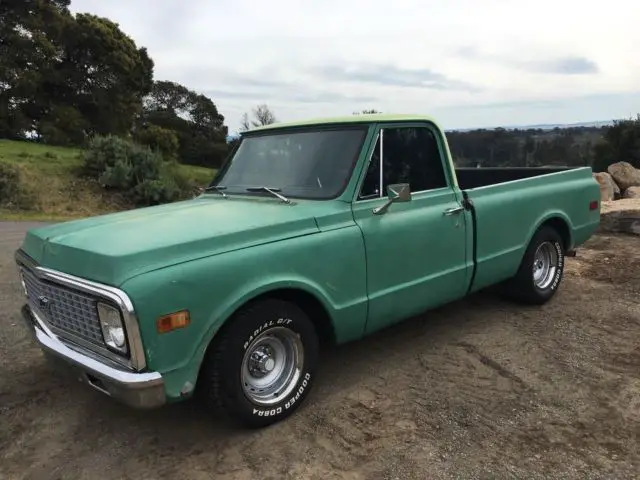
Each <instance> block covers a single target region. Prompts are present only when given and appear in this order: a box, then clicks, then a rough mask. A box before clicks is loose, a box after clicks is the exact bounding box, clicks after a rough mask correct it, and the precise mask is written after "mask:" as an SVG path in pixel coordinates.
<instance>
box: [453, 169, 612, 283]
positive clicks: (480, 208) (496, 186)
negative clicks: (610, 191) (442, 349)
mask: <svg viewBox="0 0 640 480" xmlns="http://www.w3.org/2000/svg"><path fill="white" fill-rule="evenodd" d="M456 174H457V175H458V184H459V187H460V189H461V190H462V192H463V195H464V198H465V201H466V202H467V205H468V208H469V209H470V211H471V216H472V224H473V237H474V238H473V258H474V265H475V268H474V271H473V274H472V281H471V285H470V290H471V291H474V290H478V289H481V288H484V287H486V286H489V285H492V284H495V283H497V282H499V281H502V280H505V279H507V278H510V277H512V276H513V275H515V273H516V269H517V268H518V266H519V264H520V260H521V259H522V255H523V254H524V251H525V249H526V247H527V245H528V243H529V241H530V239H531V238H532V236H533V234H534V233H535V231H536V230H537V229H538V228H539V226H540V225H541V224H542V223H543V222H545V221H547V220H550V219H551V220H552V221H553V222H556V223H554V225H556V227H557V228H558V229H559V232H560V233H561V235H566V245H565V248H566V249H571V248H573V246H574V245H575V244H578V245H579V244H581V243H583V242H584V241H585V240H586V239H587V238H589V237H590V236H591V235H592V234H593V232H594V231H595V229H596V228H597V226H598V224H599V220H600V212H599V208H598V201H599V199H600V189H599V187H598V185H597V183H596V182H594V180H593V178H592V175H591V168H589V167H574V168H571V167H544V168H458V169H456ZM594 201H595V207H594V206H593V204H594ZM570 234H571V235H570Z"/></svg>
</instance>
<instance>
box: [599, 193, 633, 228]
mask: <svg viewBox="0 0 640 480" xmlns="http://www.w3.org/2000/svg"><path fill="white" fill-rule="evenodd" d="M600 231H602V232H612V233H630V234H633V235H640V198H624V199H622V200H617V201H615V202H603V203H602V204H601V206H600Z"/></svg>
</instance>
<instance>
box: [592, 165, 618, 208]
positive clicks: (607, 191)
mask: <svg viewBox="0 0 640 480" xmlns="http://www.w3.org/2000/svg"><path fill="white" fill-rule="evenodd" d="M593 178H594V179H595V180H596V182H598V184H599V185H600V199H601V200H602V201H603V202H608V201H610V200H613V199H614V198H615V188H614V185H616V183H615V182H614V181H613V178H611V175H609V174H608V173H606V172H600V173H594V174H593ZM616 186H617V185H616ZM618 191H620V189H618Z"/></svg>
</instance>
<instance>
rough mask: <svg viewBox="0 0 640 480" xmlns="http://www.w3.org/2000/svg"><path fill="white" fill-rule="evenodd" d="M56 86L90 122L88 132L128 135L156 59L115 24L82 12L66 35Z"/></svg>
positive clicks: (91, 133) (139, 110)
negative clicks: (60, 81) (59, 74)
mask: <svg viewBox="0 0 640 480" xmlns="http://www.w3.org/2000/svg"><path fill="white" fill-rule="evenodd" d="M60 71H61V76H60V80H64V86H63V85H60V84H59V85H58V87H59V89H60V90H62V91H63V92H65V94H66V98H65V99H66V100H67V102H68V103H69V104H71V105H73V106H74V107H75V108H77V109H78V110H79V111H80V112H81V113H82V116H83V117H84V118H85V119H86V120H87V122H88V125H89V126H88V128H87V134H89V135H94V134H100V135H106V134H116V135H125V134H127V133H129V132H130V131H131V129H132V127H133V124H134V121H135V119H136V117H137V116H138V115H139V114H140V113H141V112H142V98H143V97H144V95H146V94H147V93H149V92H150V91H151V87H152V86H153V61H152V60H151V59H150V58H149V55H148V53H147V50H146V49H145V48H138V47H137V46H136V44H135V42H134V41H133V40H132V39H131V38H130V37H128V36H127V35H125V34H124V33H123V32H122V31H121V30H120V28H119V27H118V25H117V24H115V23H114V22H112V21H111V20H109V19H106V18H100V17H97V16H95V15H90V14H78V15H77V16H76V19H75V22H73V23H72V24H71V25H70V26H69V27H68V29H67V32H66V35H65V53H64V58H63V59H62V62H61V64H60Z"/></svg>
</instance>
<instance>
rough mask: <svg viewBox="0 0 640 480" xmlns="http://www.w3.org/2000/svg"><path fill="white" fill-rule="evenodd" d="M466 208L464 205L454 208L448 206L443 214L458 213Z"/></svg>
mask: <svg viewBox="0 0 640 480" xmlns="http://www.w3.org/2000/svg"><path fill="white" fill-rule="evenodd" d="M463 210H464V208H463V207H454V208H447V209H446V210H445V211H444V212H442V214H443V215H455V214H456V213H460V212H462V211H463Z"/></svg>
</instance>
